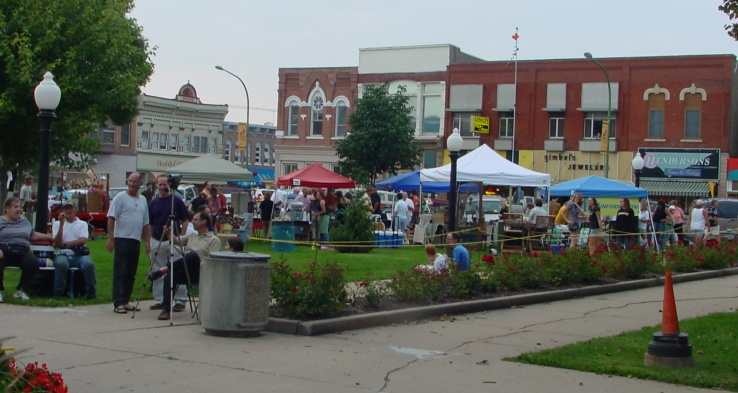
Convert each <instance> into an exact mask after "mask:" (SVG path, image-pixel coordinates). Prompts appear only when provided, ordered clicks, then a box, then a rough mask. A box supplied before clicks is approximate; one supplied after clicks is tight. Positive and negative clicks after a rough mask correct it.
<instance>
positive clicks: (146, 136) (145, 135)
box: [138, 131, 151, 150]
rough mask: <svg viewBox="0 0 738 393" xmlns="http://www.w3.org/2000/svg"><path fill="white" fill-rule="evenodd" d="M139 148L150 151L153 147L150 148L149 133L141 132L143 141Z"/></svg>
mask: <svg viewBox="0 0 738 393" xmlns="http://www.w3.org/2000/svg"><path fill="white" fill-rule="evenodd" d="M138 147H139V148H141V149H146V150H148V149H150V148H151V146H149V132H148V131H141V140H140V141H139V142H138Z"/></svg>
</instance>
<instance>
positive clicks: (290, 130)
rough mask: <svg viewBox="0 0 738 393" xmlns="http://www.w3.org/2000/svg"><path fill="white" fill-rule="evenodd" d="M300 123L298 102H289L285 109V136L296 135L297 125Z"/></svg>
mask: <svg viewBox="0 0 738 393" xmlns="http://www.w3.org/2000/svg"><path fill="white" fill-rule="evenodd" d="M299 124H300V104H299V103H297V102H294V101H293V102H292V103H290V106H289V107H288V110H287V136H296V135H297V127H298V125H299Z"/></svg>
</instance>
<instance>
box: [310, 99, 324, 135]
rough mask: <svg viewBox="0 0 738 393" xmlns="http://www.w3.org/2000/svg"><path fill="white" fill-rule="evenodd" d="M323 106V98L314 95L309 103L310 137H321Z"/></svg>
mask: <svg viewBox="0 0 738 393" xmlns="http://www.w3.org/2000/svg"><path fill="white" fill-rule="evenodd" d="M323 105H325V101H324V100H323V97H322V96H321V95H319V94H316V95H315V96H314V97H313V99H312V100H311V101H310V135H311V136H321V135H323V119H324V117H325V114H324V113H323Z"/></svg>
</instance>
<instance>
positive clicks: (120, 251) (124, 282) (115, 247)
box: [105, 172, 151, 314]
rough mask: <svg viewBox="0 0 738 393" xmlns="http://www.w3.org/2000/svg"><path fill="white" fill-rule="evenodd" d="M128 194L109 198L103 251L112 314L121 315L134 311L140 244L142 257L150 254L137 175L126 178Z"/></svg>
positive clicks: (146, 211)
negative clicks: (109, 266) (109, 272)
mask: <svg viewBox="0 0 738 393" xmlns="http://www.w3.org/2000/svg"><path fill="white" fill-rule="evenodd" d="M127 182H128V190H126V192H121V193H118V195H116V196H115V198H113V202H112V203H111V204H110V209H109V210H108V241H107V243H106V244H105V248H107V250H108V251H111V252H113V311H114V312H116V313H118V314H125V313H127V312H128V311H138V310H137V309H136V306H134V305H132V304H130V303H129V302H130V300H131V293H133V283H134V280H135V279H136V270H137V269H138V257H139V254H140V253H141V240H143V241H144V245H145V247H146V254H151V227H150V226H149V207H148V204H147V203H146V198H144V197H143V196H142V195H139V193H138V190H139V188H141V175H140V174H139V173H138V172H133V173H132V174H131V175H130V176H128V180H127Z"/></svg>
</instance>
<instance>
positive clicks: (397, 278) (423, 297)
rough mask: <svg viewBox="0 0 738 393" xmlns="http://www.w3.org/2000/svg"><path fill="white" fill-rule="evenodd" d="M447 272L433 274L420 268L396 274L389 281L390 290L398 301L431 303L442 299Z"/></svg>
mask: <svg viewBox="0 0 738 393" xmlns="http://www.w3.org/2000/svg"><path fill="white" fill-rule="evenodd" d="M447 278H448V271H447V270H445V271H442V272H438V273H436V272H434V271H432V270H425V269H420V268H413V269H411V270H409V271H401V272H397V273H396V274H395V275H394V276H393V277H392V281H390V284H389V286H390V289H391V290H392V293H393V294H394V295H395V297H396V298H397V299H398V300H401V301H408V302H431V301H438V300H440V299H442V298H443V295H444V292H445V291H444V287H445V286H446V282H445V281H446V279H447Z"/></svg>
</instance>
